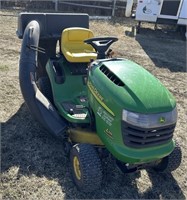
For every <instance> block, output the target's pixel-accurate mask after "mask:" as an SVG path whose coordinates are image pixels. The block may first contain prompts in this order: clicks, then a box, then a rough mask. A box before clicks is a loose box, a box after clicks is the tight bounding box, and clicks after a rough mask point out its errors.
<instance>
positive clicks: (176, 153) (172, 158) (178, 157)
mask: <svg viewBox="0 0 187 200" xmlns="http://www.w3.org/2000/svg"><path fill="white" fill-rule="evenodd" d="M181 161H182V151H181V147H180V146H179V144H178V143H177V142H176V143H175V148H174V150H173V151H172V153H171V154H170V155H169V156H167V157H165V158H163V159H162V160H161V162H160V163H159V164H158V165H156V166H154V168H153V169H154V170H155V171H157V172H172V171H174V170H176V169H177V168H178V167H179V166H180V164H181Z"/></svg>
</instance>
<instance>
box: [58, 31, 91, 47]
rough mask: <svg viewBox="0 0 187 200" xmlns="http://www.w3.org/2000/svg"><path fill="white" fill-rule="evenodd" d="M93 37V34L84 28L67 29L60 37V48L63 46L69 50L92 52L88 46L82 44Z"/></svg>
mask: <svg viewBox="0 0 187 200" xmlns="http://www.w3.org/2000/svg"><path fill="white" fill-rule="evenodd" d="M93 36H94V35H93V32H92V31H91V30H89V29H86V28H80V27H73V28H67V29H65V30H64V31H63V32H62V35H61V48H63V46H65V47H67V48H68V49H70V50H71V48H73V49H80V50H81V49H82V48H84V49H88V50H91V51H94V50H93V48H92V47H91V46H90V45H88V44H85V43H84V40H86V39H89V38H92V37H93Z"/></svg>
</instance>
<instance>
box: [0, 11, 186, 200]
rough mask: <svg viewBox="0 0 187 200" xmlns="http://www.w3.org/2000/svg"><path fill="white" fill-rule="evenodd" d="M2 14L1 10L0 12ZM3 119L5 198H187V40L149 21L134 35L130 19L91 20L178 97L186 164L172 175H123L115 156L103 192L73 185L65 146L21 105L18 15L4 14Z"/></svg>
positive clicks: (0, 55)
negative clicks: (116, 40)
mask: <svg viewBox="0 0 187 200" xmlns="http://www.w3.org/2000/svg"><path fill="white" fill-rule="evenodd" d="M1 13H2V12H0V14H1ZM0 24H1V25H0V41H1V42H0V66H1V67H0V80H1V90H0V97H1V98H0V106H1V110H0V121H1V122H2V124H1V161H2V164H1V182H2V184H1V191H2V195H3V196H2V197H3V199H19V200H20V199H29V200H30V199H34V200H35V199H55V200H57V199H81V198H82V199H85V198H90V199H92V198H94V199H109V198H110V199H111V198H112V199H116V198H117V199H140V198H141V199H185V198H186V197H187V180H186V171H187V170H186V166H187V161H186V160H187V159H186V158H187V156H186V154H187V146H186V144H187V141H186V140H187V139H186V138H187V133H186V130H187V125H186V117H187V113H186V112H187V101H186V97H187V90H186V72H185V66H186V55H185V42H184V41H181V40H178V36H176V35H175V34H174V33H171V34H170V35H166V34H164V33H163V32H160V31H158V32H155V31H153V29H152V27H153V26H152V25H148V24H145V25H144V26H145V28H146V29H144V30H142V34H140V35H137V36H136V37H135V38H133V37H129V36H126V35H125V31H126V32H128V31H131V26H132V24H134V22H133V21H132V20H130V19H128V20H126V19H123V20H113V21H105V22H102V21H91V24H90V28H91V29H92V30H93V31H94V33H95V35H114V36H117V37H118V38H119V42H117V43H115V44H114V45H113V49H114V50H115V51H116V54H117V55H118V56H120V57H126V58H127V59H132V60H134V61H135V62H137V63H139V64H141V65H143V66H144V67H145V68H146V69H147V70H149V71H150V72H151V73H152V74H154V75H155V76H156V77H158V78H159V79H160V80H161V81H162V83H163V84H164V85H165V86H166V87H167V88H169V90H170V91H171V92H172V93H173V94H174V95H175V97H176V100H177V103H178V111H179V117H178V123H177V127H176V131H175V138H177V139H178V140H179V141H180V142H181V147H182V151H183V162H182V164H181V166H180V168H179V169H178V170H176V171H175V172H173V173H172V174H156V173H155V172H153V171H151V170H148V171H146V170H143V171H141V172H138V173H134V174H126V175H123V174H122V173H121V172H120V171H119V170H118V169H117V168H116V167H115V165H114V163H113V161H111V160H107V159H106V160H104V161H103V167H104V172H105V177H104V181H103V185H102V188H101V190H100V191H96V192H94V193H92V194H84V193H81V192H79V191H77V189H76V187H75V186H74V184H73V183H72V180H71V175H70V172H69V163H68V159H67V158H66V157H65V156H64V153H63V148H62V144H61V143H60V141H57V140H55V139H54V138H53V137H52V136H50V135H49V134H48V133H46V131H44V130H43V129H42V127H40V125H39V124H38V123H37V122H36V121H35V120H34V119H33V118H32V117H31V115H30V113H29V111H28V109H27V107H26V106H25V104H24V103H23V99H22V95H21V93H20V89H19V81H18V62H19V51H20V46H21V41H20V40H18V39H17V37H16V34H15V31H16V28H17V27H16V26H17V18H16V17H10V16H1V17H0Z"/></svg>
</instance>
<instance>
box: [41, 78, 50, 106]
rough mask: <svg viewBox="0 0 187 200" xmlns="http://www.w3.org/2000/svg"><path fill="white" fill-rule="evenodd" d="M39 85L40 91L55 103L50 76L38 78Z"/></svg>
mask: <svg viewBox="0 0 187 200" xmlns="http://www.w3.org/2000/svg"><path fill="white" fill-rule="evenodd" d="M38 87H39V89H40V91H41V92H42V93H43V95H44V96H45V97H46V98H47V99H48V100H49V101H50V102H51V103H53V94H52V88H51V83H50V80H49V77H48V76H45V77H40V78H39V79H38Z"/></svg>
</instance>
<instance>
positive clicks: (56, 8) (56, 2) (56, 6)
mask: <svg viewBox="0 0 187 200" xmlns="http://www.w3.org/2000/svg"><path fill="white" fill-rule="evenodd" d="M55 11H56V12H57V11H58V0H55Z"/></svg>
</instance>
